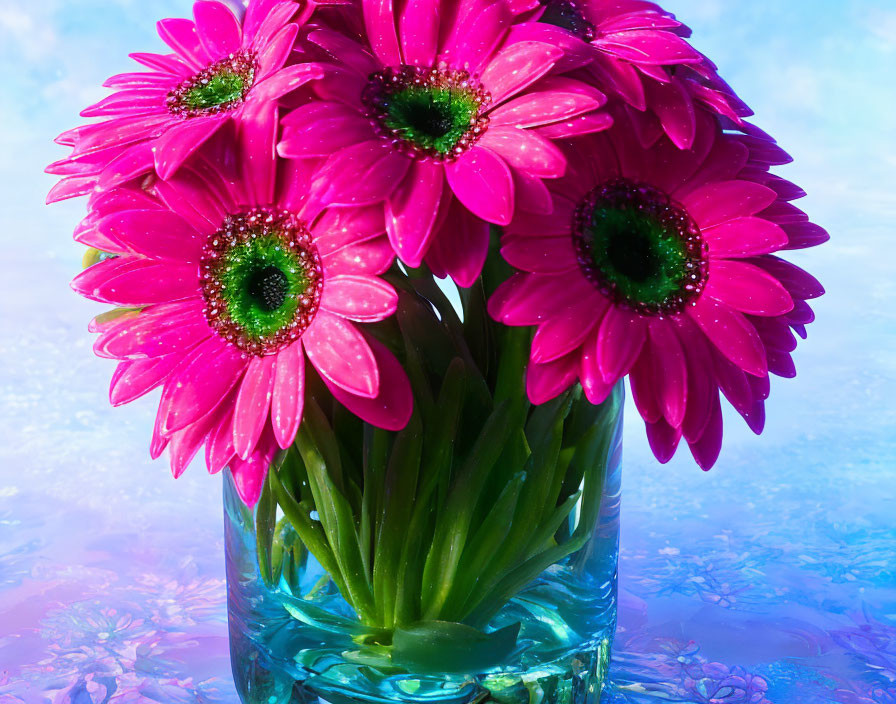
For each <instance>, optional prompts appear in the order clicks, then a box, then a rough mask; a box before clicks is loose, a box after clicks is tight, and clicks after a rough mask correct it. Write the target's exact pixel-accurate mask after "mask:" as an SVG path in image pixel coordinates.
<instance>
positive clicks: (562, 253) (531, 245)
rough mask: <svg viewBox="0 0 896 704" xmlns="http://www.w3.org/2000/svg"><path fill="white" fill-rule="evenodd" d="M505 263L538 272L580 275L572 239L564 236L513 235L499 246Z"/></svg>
mask: <svg viewBox="0 0 896 704" xmlns="http://www.w3.org/2000/svg"><path fill="white" fill-rule="evenodd" d="M501 256H502V257H504V259H506V260H507V263H508V264H510V265H511V266H513V267H516V268H517V269H522V270H523V271H531V272H533V273H539V274H558V273H565V272H574V273H572V274H570V275H571V276H577V277H581V276H582V274H581V272H580V270H579V262H578V259H577V258H576V252H575V249H573V245H572V239H571V238H565V237H515V238H513V239H510V240H508V241H507V243H506V244H505V245H504V246H503V247H502V248H501Z"/></svg>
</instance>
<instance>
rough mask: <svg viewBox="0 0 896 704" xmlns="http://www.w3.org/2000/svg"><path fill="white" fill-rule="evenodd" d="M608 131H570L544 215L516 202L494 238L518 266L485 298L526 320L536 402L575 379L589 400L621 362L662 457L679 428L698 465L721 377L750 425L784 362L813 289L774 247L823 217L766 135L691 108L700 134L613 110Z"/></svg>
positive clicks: (710, 446) (711, 428)
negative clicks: (807, 210) (800, 200)
mask: <svg viewBox="0 0 896 704" xmlns="http://www.w3.org/2000/svg"><path fill="white" fill-rule="evenodd" d="M614 118H615V120H616V122H615V124H614V126H613V128H612V129H611V130H609V131H607V132H604V133H601V134H598V135H592V136H589V137H584V138H580V139H576V140H571V141H570V142H569V143H568V144H567V145H566V150H565V151H566V155H567V159H568V162H569V168H568V171H567V174H566V176H564V177H563V178H562V179H558V180H556V181H552V182H550V184H549V187H550V189H551V193H552V196H553V201H554V212H553V213H552V214H550V215H532V214H528V213H519V214H518V215H517V216H516V217H515V218H514V221H513V222H512V223H511V224H510V226H509V227H508V228H507V233H506V235H505V238H504V242H503V245H504V246H503V249H502V250H501V251H502V254H503V256H504V257H505V259H506V260H507V261H508V262H509V263H510V264H511V265H512V266H514V267H515V268H516V269H518V270H519V271H520V273H517V274H515V275H514V276H513V277H512V278H511V279H509V280H508V281H507V282H505V283H504V284H502V285H501V287H499V289H498V290H497V291H496V293H495V294H494V296H493V298H492V299H491V301H490V302H489V311H490V313H491V315H492V316H493V317H494V318H495V319H497V320H499V321H501V322H504V323H506V324H508V325H514V326H530V325H531V326H536V327H537V331H536V333H535V336H534V339H533V342H532V349H531V355H530V364H529V370H528V375H527V376H528V378H527V388H528V394H529V396H530V398H531V400H532V401H533V402H534V403H544V402H545V401H547V400H549V399H551V398H553V397H555V396H557V395H558V394H560V393H562V392H563V391H564V390H566V389H567V388H569V387H570V386H571V385H572V384H574V383H575V382H576V381H577V380H578V381H580V382H581V384H582V386H583V388H584V391H585V394H586V395H587V397H588V399H589V400H590V401H591V402H592V403H600V402H601V401H603V400H604V399H605V398H606V396H607V394H608V393H609V392H610V390H611V389H612V388H613V386H614V385H615V384H616V382H617V381H618V380H619V379H621V378H622V377H623V376H625V375H626V374H629V375H630V380H631V388H632V395H633V397H634V401H635V404H636V406H637V408H638V411H639V412H640V414H641V416H642V417H643V418H644V420H645V421H646V423H647V434H648V438H649V440H650V444H651V447H652V449H653V451H654V453H655V454H656V456H657V458H658V459H660V460H661V461H664V462H665V461H668V460H669V459H670V458H671V457H672V455H673V453H674V452H675V449H676V447H677V445H678V444H679V441H680V440H681V438H682V437H684V438H685V440H686V441H687V443H688V444H689V445H690V448H691V451H692V453H693V455H694V457H695V459H696V460H697V462H698V464H700V466H701V467H703V468H705V469H708V468H709V467H710V466H712V464H713V463H714V462H715V461H716V459H717V457H718V454H719V450H720V448H721V441H722V414H721V405H720V399H719V391H720V390H721V391H722V392H723V393H724V394H725V395H726V397H727V398H728V399H729V401H730V402H731V403H732V405H733V406H734V407H735V408H736V409H737V410H738V411H739V412H740V413H741V414H742V415H743V416H744V417H745V418H746V420H747V422H748V423H749V424H750V426H751V427H752V428H753V429H754V430H755V431H756V432H760V431H761V430H762V424H763V420H764V415H763V409H762V402H763V401H764V399H765V398H766V397H767V396H768V374H769V372H770V371H771V372H773V373H776V374H781V375H783V376H792V373H793V371H794V370H793V367H792V361H791V360H790V356H789V352H791V351H792V350H793V349H794V348H795V347H796V342H795V338H794V337H793V334H792V333H791V330H796V331H797V332H798V333H800V334H802V335H804V334H805V329H804V327H803V326H804V325H805V324H806V323H807V322H810V321H811V310H810V309H809V306H808V305H807V304H806V300H807V299H811V298H814V297H816V296H819V295H821V293H822V292H823V291H822V289H821V286H820V285H819V284H818V282H817V281H816V280H815V279H814V278H812V277H811V276H810V275H809V274H807V273H806V272H804V271H802V270H801V269H799V268H797V267H795V266H794V265H792V264H789V263H787V262H785V261H784V260H782V259H780V258H778V257H776V256H774V255H773V253H775V252H777V251H779V250H782V249H788V248H796V247H804V246H810V245H812V244H818V243H820V242H821V241H823V240H824V239H826V238H827V235H826V234H825V233H824V231H823V230H820V228H817V226H815V225H812V224H811V223H808V221H807V219H806V221H805V222H804V221H803V220H802V219H801V218H799V216H797V215H796V213H799V211H798V210H797V209H796V208H795V207H794V206H792V205H790V204H789V203H788V202H787V200H789V199H792V198H794V197H798V196H799V195H800V194H801V192H800V191H799V189H797V188H796V187H795V186H793V185H792V184H789V183H788V182H785V181H783V180H781V179H777V178H776V177H771V176H770V175H769V174H768V173H767V168H768V164H769V163H773V162H774V161H775V160H776V157H775V155H776V152H775V151H774V148H773V145H767V148H766V149H765V150H763V151H751V144H752V143H751V142H750V141H749V140H747V139H745V138H744V137H743V136H742V135H730V134H727V133H725V132H723V131H722V130H721V129H720V128H719V126H718V125H717V123H716V122H715V120H714V119H713V118H711V117H709V116H708V115H706V114H699V115H698V131H697V139H696V140H695V142H694V145H693V147H692V148H691V149H688V150H681V149H679V148H678V147H677V146H676V145H675V144H673V143H672V141H671V140H670V139H669V138H668V137H663V138H662V139H660V140H659V141H657V142H656V143H655V144H654V145H653V146H652V147H649V148H644V147H642V146H641V144H640V143H639V142H638V140H637V138H636V137H635V135H634V134H633V131H632V129H631V125H630V124H628V122H627V121H626V119H625V118H624V117H623V116H622V115H621V114H614Z"/></svg>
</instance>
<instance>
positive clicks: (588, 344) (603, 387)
mask: <svg viewBox="0 0 896 704" xmlns="http://www.w3.org/2000/svg"><path fill="white" fill-rule="evenodd" d="M597 329H598V326H592V330H591V335H590V336H589V339H588V340H586V341H585V344H584V345H583V346H582V362H581V366H580V368H579V382H580V383H581V384H582V391H584V392H585V398H587V399H588V402H589V403H593V404H594V405H595V406H596V405H598V404H601V403H603V402H604V401H606V400H607V396H609V395H610V392H611V391H612V390H613V387H614V386H616V382H607V381H604V378H603V375H602V374H601V372H600V366H599V365H598V363H597V353H596V350H597Z"/></svg>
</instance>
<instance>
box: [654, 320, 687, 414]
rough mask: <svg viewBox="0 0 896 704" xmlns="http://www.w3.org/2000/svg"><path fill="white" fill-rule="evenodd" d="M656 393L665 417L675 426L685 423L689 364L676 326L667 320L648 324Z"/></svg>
mask: <svg viewBox="0 0 896 704" xmlns="http://www.w3.org/2000/svg"><path fill="white" fill-rule="evenodd" d="M648 333H649V339H650V359H651V361H652V363H653V378H654V382H655V387H656V388H655V394H656V398H657V400H658V402H659V404H660V408H661V410H662V412H663V417H664V418H665V419H666V420H667V421H668V422H669V424H670V425H672V426H673V427H675V428H680V427H681V424H682V423H683V422H684V415H685V410H686V404H687V394H688V382H687V378H688V375H687V366H686V365H685V356H684V351H683V350H682V348H681V342H680V341H679V339H678V336H677V335H676V334H675V328H674V327H673V325H672V324H671V323H670V322H669V321H666V320H651V321H650V324H649V327H648Z"/></svg>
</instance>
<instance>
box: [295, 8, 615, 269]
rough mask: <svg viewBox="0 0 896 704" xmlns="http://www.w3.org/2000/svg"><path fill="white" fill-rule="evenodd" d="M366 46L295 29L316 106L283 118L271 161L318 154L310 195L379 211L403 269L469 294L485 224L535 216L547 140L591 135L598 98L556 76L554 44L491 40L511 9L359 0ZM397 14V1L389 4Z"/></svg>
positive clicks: (547, 164)
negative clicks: (306, 49) (313, 75)
mask: <svg viewBox="0 0 896 704" xmlns="http://www.w3.org/2000/svg"><path fill="white" fill-rule="evenodd" d="M362 6H363V19H364V23H365V26H366V35H367V38H368V41H369V45H368V44H362V43H360V42H359V41H356V40H355V39H354V38H351V37H348V36H346V35H344V34H342V33H340V32H337V31H335V30H331V29H326V28H321V29H318V30H316V31H311V32H310V33H309V34H308V40H309V42H310V43H312V44H314V45H316V46H317V47H319V49H320V52H321V56H320V57H313V58H315V59H319V63H321V64H322V65H323V67H324V78H323V79H321V80H320V81H316V82H315V83H314V84H313V85H312V86H311V88H312V90H313V92H315V93H316V95H317V97H318V98H319V99H318V100H315V101H313V102H310V103H309V104H307V105H303V106H300V107H298V108H297V109H296V110H295V111H293V112H292V113H290V114H288V115H286V116H285V118H284V120H283V125H284V136H283V141H282V142H281V144H280V146H279V151H280V154H281V155H282V156H285V157H289V158H295V159H312V158H314V159H323V160H324V162H323V165H322V166H321V168H320V169H319V171H318V172H317V176H316V178H315V181H314V184H313V197H314V198H316V199H318V200H319V201H320V202H321V203H322V204H324V205H330V204H354V205H367V204H373V203H382V204H383V207H384V209H385V214H386V228H387V231H388V233H389V239H390V241H391V242H392V245H393V247H394V249H395V251H396V252H397V254H398V256H399V257H400V258H401V259H402V260H403V261H404V262H405V263H406V264H409V265H410V266H419V265H420V264H421V262H423V261H424V260H425V261H426V263H427V264H428V265H429V267H430V268H431V269H432V270H433V271H434V272H435V273H436V274H437V275H439V276H444V275H446V274H447V275H450V276H451V277H452V278H453V279H454V280H455V281H456V282H457V283H458V284H460V285H461V286H469V285H471V284H472V282H473V281H474V280H475V279H476V277H477V276H478V275H479V273H480V271H481V269H482V265H483V262H484V261H485V257H486V253H487V249H488V234H489V225H490V224H496V225H506V224H508V223H509V222H510V221H511V219H512V218H513V215H514V213H515V212H517V211H518V210H526V211H530V212H547V210H549V208H550V197H549V195H548V192H547V190H546V188H545V186H544V182H543V179H552V178H557V177H559V176H561V175H562V174H563V173H564V170H565V168H566V165H565V159H564V157H563V154H562V153H561V152H560V150H559V149H558V148H557V146H556V144H555V140H556V139H558V138H562V137H568V136H571V135H576V134H586V133H590V132H595V131H599V130H602V129H605V128H606V127H608V126H609V124H610V119H609V118H608V116H607V115H605V114H601V113H600V112H597V110H598V108H600V107H601V106H602V105H603V104H604V102H605V100H606V98H605V96H604V95H603V93H601V92H600V91H599V90H597V89H596V88H594V87H591V86H589V85H587V84H585V83H583V82H581V81H579V80H576V79H573V78H570V77H567V76H560V75H557V73H558V71H557V69H558V67H559V65H560V63H561V60H562V59H563V56H564V51H563V49H562V48H560V47H558V46H555V45H553V44H551V43H549V42H544V41H523V42H516V43H508V42H506V41H505V39H506V34H507V30H508V28H509V26H510V24H511V22H512V19H513V14H512V9H511V5H510V3H505V2H500V1H494V0H457V1H456V2H447V1H445V2H441V1H440V0H432V1H428V2H417V1H412V2H408V3H405V4H404V5H403V6H402V10H401V12H398V10H397V9H395V8H393V6H392V4H391V3H384V2H380V0H363V2H362ZM396 7H397V6H396Z"/></svg>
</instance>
